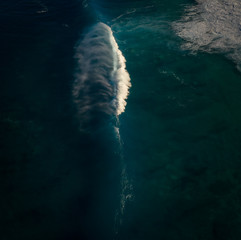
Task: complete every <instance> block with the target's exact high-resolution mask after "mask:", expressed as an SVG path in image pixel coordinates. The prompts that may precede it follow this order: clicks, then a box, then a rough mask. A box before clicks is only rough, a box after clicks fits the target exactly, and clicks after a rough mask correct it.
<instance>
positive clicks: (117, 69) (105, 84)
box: [72, 23, 131, 126]
mask: <svg viewBox="0 0 241 240" xmlns="http://www.w3.org/2000/svg"><path fill="white" fill-rule="evenodd" d="M75 58H76V59H77V62H78V67H77V72H76V74H75V81H74V84H73V91H72V93H73V100H74V102H75V104H76V106H77V113H78V118H79V120H80V123H81V125H82V126H84V125H88V124H91V123H93V122H96V121H99V120H101V116H113V115H115V116H118V115H120V114H121V113H122V112H124V110H125V106H126V99H127V96H128V94H129V88H130V86H131V83H130V76H129V73H128V72H127V70H126V64H125V63H126V60H125V58H124V56H123V55H122V52H121V51H120V50H119V47H118V44H117V42H116V40H115V38H114V36H113V33H112V31H111V28H110V27H108V26H107V25H106V24H104V23H97V24H96V25H94V26H93V27H92V28H91V29H90V30H89V31H88V33H86V35H85V36H84V38H83V40H82V41H81V42H80V44H79V45H78V46H77V48H76V55H75Z"/></svg>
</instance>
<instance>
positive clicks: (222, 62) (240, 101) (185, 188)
mask: <svg viewBox="0 0 241 240" xmlns="http://www.w3.org/2000/svg"><path fill="white" fill-rule="evenodd" d="M152 4H153V6H154V7H151V6H152ZM183 4H188V2H184V1H182V2H179V3H177V2H175V3H173V5H172V4H170V3H167V2H162V3H158V2H148V4H146V5H145V6H147V5H149V6H150V7H146V8H143V6H141V7H142V8H141V9H138V8H136V11H135V12H134V13H130V14H127V15H124V16H122V17H120V18H117V19H115V20H114V21H112V22H111V21H110V23H112V28H113V31H114V33H115V36H116V38H117V40H118V43H119V45H120V49H121V50H122V51H123V54H124V55H125V57H126V60H127V69H128V71H129V73H130V75H131V79H132V88H131V94H130V96H129V98H128V106H127V109H126V112H125V113H124V114H123V116H121V127H120V132H121V135H122V138H123V142H124V152H125V159H126V162H127V165H128V170H129V175H130V176H132V177H133V186H134V191H133V195H134V196H133V198H132V199H131V200H130V201H129V202H128V203H127V208H126V215H125V217H124V220H123V229H122V234H123V239H167V240H172V239H185V240H186V239H190V240H191V239H205V240H206V239H239V237H240V234H241V232H240V228H239V225H240V222H241V218H240V201H241V198H240V193H239V192H240V181H241V177H240V166H241V163H240V157H241V148H240V143H241V124H240V122H241V121H240V120H241V111H240V109H241V95H240V89H241V74H240V72H239V71H238V70H237V69H236V66H235V64H234V63H232V61H230V60H227V59H226V58H225V56H223V55H222V54H209V53H202V52H197V53H195V54H192V53H191V52H190V51H187V50H182V49H181V44H182V42H183V40H182V39H180V38H178V37H177V36H176V35H175V32H174V31H173V28H172V26H171V24H170V23H171V22H172V21H176V20H177V19H179V18H180V15H181V12H182V10H183V9H182V8H184V7H185V5H183Z"/></svg>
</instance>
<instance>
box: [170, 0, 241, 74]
mask: <svg viewBox="0 0 241 240" xmlns="http://www.w3.org/2000/svg"><path fill="white" fill-rule="evenodd" d="M173 28H174V30H175V32H176V33H177V35H178V36H179V37H181V38H182V39H184V40H185V41H186V42H185V43H184V44H183V45H182V47H183V48H184V49H187V50H191V51H193V52H196V51H198V50H201V51H206V52H217V53H223V54H225V55H226V56H227V57H228V58H229V59H232V60H233V61H234V62H235V63H236V64H237V67H238V69H239V70H241V2H240V1H239V0H212V1H209V0H197V4H196V5H195V6H188V7H187V8H186V11H185V15H184V16H183V17H182V19H181V20H180V21H178V22H175V23H174V24H173Z"/></svg>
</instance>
